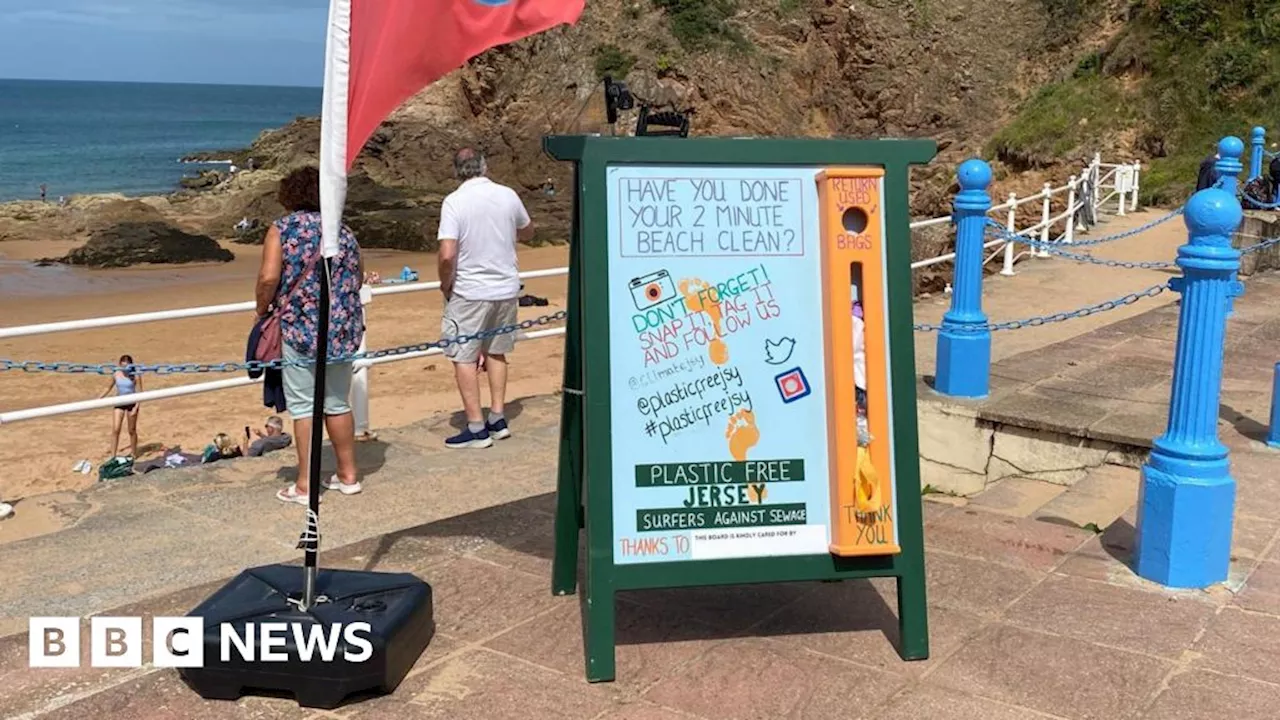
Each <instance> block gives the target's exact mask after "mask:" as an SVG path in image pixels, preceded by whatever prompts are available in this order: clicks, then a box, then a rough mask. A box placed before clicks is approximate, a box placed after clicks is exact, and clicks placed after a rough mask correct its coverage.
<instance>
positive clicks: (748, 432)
mask: <svg viewBox="0 0 1280 720" xmlns="http://www.w3.org/2000/svg"><path fill="white" fill-rule="evenodd" d="M724 436H725V439H727V440H728V441H729V454H730V455H732V456H733V459H734V460H737V461H738V462H742V461H744V460H746V459H747V451H748V450H750V449H751V448H753V447H755V446H756V443H758V442H760V430H759V429H758V428H756V416H755V414H754V413H752V412H751V411H750V410H739V411H738V412H736V413H734V414H733V415H732V416H730V417H729V426H728V427H727V428H725V431H724Z"/></svg>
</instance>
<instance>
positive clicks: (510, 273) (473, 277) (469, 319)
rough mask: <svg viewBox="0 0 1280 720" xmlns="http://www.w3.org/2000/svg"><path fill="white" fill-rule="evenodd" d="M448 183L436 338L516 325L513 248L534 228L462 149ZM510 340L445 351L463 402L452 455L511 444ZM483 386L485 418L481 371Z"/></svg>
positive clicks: (480, 160)
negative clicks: (453, 186) (452, 184)
mask: <svg viewBox="0 0 1280 720" xmlns="http://www.w3.org/2000/svg"><path fill="white" fill-rule="evenodd" d="M453 170H454V175H455V176H456V177H457V178H458V180H460V181H461V182H462V184H461V185H460V186H459V187H458V189H457V190H454V191H453V192H452V193H450V194H449V196H448V197H446V198H445V199H444V202H443V203H442V204H441V206H440V229H439V232H438V233H437V238H438V239H439V241H440V254H439V260H438V264H439V276H440V291H441V292H443V293H444V299H445V308H444V319H443V320H442V322H441V331H440V332H441V335H442V336H444V337H457V336H459V335H475V334H477V333H481V332H486V331H491V330H496V329H498V328H501V327H504V326H508V325H514V324H515V323H516V314H517V311H518V309H519V308H518V301H517V298H518V297H519V295H520V276H519V268H518V266H517V262H516V242H517V241H519V242H527V241H529V240H530V239H532V238H533V234H534V227H533V222H532V221H531V220H530V219H529V213H528V211H527V210H525V207H524V203H523V202H521V200H520V196H519V195H517V194H516V192H515V191H514V190H512V189H511V188H509V187H507V186H505V185H499V184H498V183H495V182H493V181H492V180H490V179H489V178H488V177H486V174H487V173H488V166H487V165H486V163H485V159H484V155H482V154H481V153H480V152H479V151H477V150H474V149H472V148H463V149H462V150H459V151H458V154H457V155H455V156H454V158H453ZM514 347H515V334H514V333H503V334H501V335H496V336H493V337H488V338H485V339H484V340H472V341H470V342H466V343H462V344H460V345H459V344H450V345H449V346H448V347H446V348H445V349H444V353H445V355H446V356H447V357H448V358H449V359H450V360H452V361H453V372H454V378H455V380H456V381H457V383H458V392H459V394H460V395H461V396H462V406H463V409H464V410H465V411H466V416H467V426H466V427H465V428H463V430H462V432H461V433H459V434H457V435H455V436H453V437H451V438H449V439H447V440H445V443H444V444H445V446H446V447H450V448H487V447H490V446H492V445H493V440H494V439H495V438H496V439H498V440H502V439H504V438H508V437H511V430H510V429H509V428H508V427H507V420H506V417H505V416H504V414H503V412H504V403H505V400H506V392H507V353H509V352H511V350H512V349H513V348H514ZM482 367H483V368H484V371H485V373H486V375H488V378H489V416H488V418H486V417H485V416H484V415H483V414H482V413H481V407H480V369H481V368H482Z"/></svg>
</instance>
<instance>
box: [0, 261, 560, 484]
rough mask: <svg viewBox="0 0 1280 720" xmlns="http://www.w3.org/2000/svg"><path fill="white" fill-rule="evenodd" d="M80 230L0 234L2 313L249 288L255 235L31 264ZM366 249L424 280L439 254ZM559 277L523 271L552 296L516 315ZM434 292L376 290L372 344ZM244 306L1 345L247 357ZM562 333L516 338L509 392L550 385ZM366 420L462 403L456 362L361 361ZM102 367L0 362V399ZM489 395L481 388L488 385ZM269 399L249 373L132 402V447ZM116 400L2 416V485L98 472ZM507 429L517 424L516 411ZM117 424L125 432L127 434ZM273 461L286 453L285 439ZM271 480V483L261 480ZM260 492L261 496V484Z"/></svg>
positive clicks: (379, 343) (145, 358)
mask: <svg viewBox="0 0 1280 720" xmlns="http://www.w3.org/2000/svg"><path fill="white" fill-rule="evenodd" d="M75 244H76V243H74V242H61V241H18V240H15V241H7V242H3V243H0V318H3V320H2V321H0V323H2V324H3V325H6V326H13V325H28V324H32V323H40V322H52V321H59V320H73V319H80V318H89V317H98V316H104V315H119V314H124V313H137V312H148V311H155V310H166V309H173V308H181V307H195V306H201V305H214V304H221V303H232V302H241V301H246V300H251V299H252V298H253V285H254V278H255V276H256V273H257V268H258V259H259V252H260V251H259V248H257V247H252V246H245V245H235V244H227V245H226V246H225V247H227V248H228V249H230V250H231V251H232V252H234V253H235V254H236V259H235V260H234V261H232V262H230V263H225V264H203V265H184V266H154V267H135V268H128V269H119V270H90V269H83V268H71V267H65V266H51V267H34V266H32V265H30V264H29V263H28V261H30V260H32V259H36V258H41V257H50V256H58V255H61V254H63V253H65V252H66V251H67V250H69V249H70V248H71V247H73V246H74V245H75ZM567 258H568V249H567V248H566V247H563V246H560V247H544V248H536V249H530V248H522V250H521V254H520V260H521V269H522V270H536V269H543V268H552V267H560V266H563V265H565V264H566V263H567ZM365 263H366V266H367V267H368V268H369V269H372V270H376V271H378V272H380V273H381V274H382V276H383V277H394V276H397V275H398V274H399V272H400V268H401V267H403V266H405V265H408V266H410V267H412V268H414V269H415V270H417V271H418V272H419V275H420V278H421V279H422V280H431V279H435V267H436V260H435V256H434V255H430V254H426V253H407V252H398V251H391V250H366V251H365ZM565 288H566V285H565V278H563V277H553V278H544V279H536V280H530V281H528V282H527V284H526V287H525V291H526V292H527V293H529V294H532V295H536V296H540V297H544V298H547V299H548V300H549V301H550V305H549V307H528V308H521V310H520V318H521V319H522V320H523V319H528V318H536V317H538V316H540V315H543V314H548V313H553V312H555V311H557V310H560V309H563V308H564V304H565ZM442 305H443V298H442V297H441V296H440V294H439V293H438V292H418V293H406V294H401V295H392V296H383V297H379V298H376V299H375V301H374V302H373V303H372V304H371V305H370V306H369V308H368V313H367V322H368V328H369V329H368V341H367V344H368V347H369V348H370V349H376V348H384V347H392V346H396V345H404V344H409V343H415V342H424V341H428V340H434V339H436V338H437V337H438V336H439V331H440V312H441V310H442ZM251 315H252V314H251V313H243V314H236V315H222V316H214V317H206V318H194V319H189V320H172V321H164V322H156V323H148V324H143V325H131V326H123V327H115V328H104V329H99V330H90V331H80V332H65V333H56V334H50V335H38V336H33V337H25V338H17V339H13V340H5V341H0V356H4V357H11V358H20V359H31V360H46V361H53V360H66V361H72V362H91V363H114V362H115V361H116V359H117V358H118V357H119V356H120V355H121V354H124V353H128V354H131V355H133V357H134V359H135V361H137V362H139V363H148V364H150V363H158V362H196V361H200V362H222V361H226V360H241V359H243V357H244V346H245V338H246V335H247V332H248V330H249V327H250V325H251V323H252V321H253V318H252V316H251ZM562 358H563V346H562V341H561V340H560V339H558V338H556V339H548V340H534V341H531V342H530V343H528V344H525V343H522V344H521V345H520V346H518V347H517V349H516V352H515V353H514V354H513V355H512V366H511V381H510V386H509V391H508V395H509V397H510V398H512V399H514V398H519V397H522V396H528V395H533V394H539V393H546V392H551V391H554V390H555V389H557V388H558V387H559V385H560V380H561V378H560V372H561V361H562ZM371 372H372V375H371V378H370V417H371V419H372V427H373V429H374V430H375V431H376V430H377V429H378V428H386V427H394V426H400V425H404V424H407V423H410V422H413V421H415V420H421V419H423V418H425V417H428V416H430V415H432V414H434V413H436V412H440V411H447V410H452V409H454V408H455V407H459V400H458V397H457V390H456V388H455V387H454V384H453V371H452V368H451V366H450V365H449V362H448V361H447V360H445V359H444V358H442V357H439V358H438V357H429V358H424V359H418V360H408V361H404V362H398V363H390V364H385V365H381V366H378V367H376V368H372V369H371ZM225 377H230V376H228V375H222V374H214V375H180V376H157V375H147V376H146V377H145V378H144V381H143V382H144V383H145V389H148V390H153V389H159V388H165V387H172V386H176V385H182V384H191V383H198V382H207V381H209V380H215V379H222V378H225ZM107 384H108V379H107V378H104V377H100V376H97V375H55V374H27V373H17V372H9V373H0V409H2V410H15V409H21V408H31V407H38V406H43V405H50V404H55V403H64V402H73V401H77V400H86V399H92V398H96V397H98V396H99V395H101V394H102V391H103V390H104V389H105V388H106V387H107ZM486 397H487V392H486ZM271 413H272V411H271V410H269V409H267V408H264V407H262V391H261V388H260V387H259V386H257V385H254V386H250V387H245V388H236V389H232V390H224V391H220V392H211V393H203V394H199V395H192V396H186V397H179V398H172V399H168V400H160V401H154V402H151V403H145V404H143V405H142V407H141V409H140V414H139V422H138V429H139V442H140V449H141V452H140V455H141V460H146V459H148V458H153V457H156V456H157V455H158V453H159V451H160V450H161V449H162V448H169V449H172V448H174V447H175V446H180V447H181V448H182V449H183V450H184V451H187V452H200V450H201V449H203V448H204V446H205V445H206V444H208V443H209V442H210V440H211V439H212V438H213V436H214V435H215V434H216V433H218V432H225V433H228V434H231V435H233V436H237V435H239V434H240V433H241V432H242V431H243V427H244V426H245V425H249V426H251V427H259V426H261V424H262V422H263V420H264V419H265V418H266V417H267V415H269V414H271ZM111 415H112V411H111V410H109V409H106V410H94V411H89V412H82V413H76V414H72V415H63V416H58V417H52V418H44V419H38V420H29V421H24V422H20V423H14V424H10V425H5V426H4V427H3V430H2V431H0V433H2V435H0V436H2V437H3V438H4V442H3V443H0V467H3V468H4V469H5V472H4V473H3V475H0V498H3V499H5V500H6V501H8V500H13V499H21V498H24V497H30V496H33V495H39V494H43V493H50V492H57V491H64V490H76V489H80V488H83V487H86V486H88V485H92V484H93V483H94V482H96V481H97V472H96V465H97V464H98V463H99V462H100V461H101V460H102V459H103V458H104V457H105V455H106V453H107V448H108V445H109V444H110V430H111ZM513 430H515V431H516V432H519V425H518V420H517V421H515V423H514V426H513ZM125 435H127V434H122V438H121V442H122V444H123V443H124V442H125V441H126V437H125ZM81 459H88V460H90V461H91V462H93V463H94V464H95V470H94V472H93V473H92V474H90V475H81V474H77V473H74V472H72V470H71V468H72V466H73V465H75V464H76V463H77V462H78V461H79V460H81ZM280 462H281V463H282V464H286V465H292V464H293V463H294V456H293V453H292V451H290V452H287V453H280ZM263 490H264V492H269V491H270V490H271V489H270V488H263ZM266 497H267V499H270V498H269V496H266Z"/></svg>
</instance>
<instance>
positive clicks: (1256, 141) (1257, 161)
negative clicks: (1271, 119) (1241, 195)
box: [1249, 127, 1267, 181]
mask: <svg viewBox="0 0 1280 720" xmlns="http://www.w3.org/2000/svg"><path fill="white" fill-rule="evenodd" d="M1266 151H1267V129H1266V128H1264V127H1256V128H1254V129H1253V132H1252V133H1250V135H1249V180H1251V181H1252V180H1257V179H1258V178H1260V177H1262V173H1263V172H1265V170H1264V169H1263V167H1262V166H1263V158H1265V157H1266Z"/></svg>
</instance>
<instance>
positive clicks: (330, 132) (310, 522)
mask: <svg viewBox="0 0 1280 720" xmlns="http://www.w3.org/2000/svg"><path fill="white" fill-rule="evenodd" d="M351 3H352V0H330V3H329V28H328V33H327V36H326V39H325V58H324V99H323V102H322V106H321V116H320V253H321V256H322V259H323V262H318V263H316V265H315V269H316V270H317V271H318V272H319V273H320V276H319V278H318V280H319V285H320V297H319V303H318V307H317V308H316V313H317V317H316V354H315V366H314V367H315V387H314V388H313V394H312V403H313V408H312V412H311V438H310V442H311V447H310V455H311V462H310V466H309V468H308V470H309V473H308V483H309V484H308V487H309V488H310V491H309V492H308V494H307V526H306V529H305V530H303V532H302V538H301V539H300V540H299V542H298V546H299V547H300V548H301V549H302V550H303V551H304V558H303V571H302V572H303V575H302V603H301V608H302V610H303V612H306V611H308V610H310V609H311V608H312V607H314V606H315V604H316V581H317V577H318V576H319V572H320V569H319V568H320V491H321V485H320V458H321V450H322V448H323V446H324V418H325V415H324V395H325V392H324V390H325V387H324V386H325V375H326V372H325V371H326V369H327V364H328V360H329V357H328V356H329V309H330V305H331V303H330V297H331V292H332V289H333V288H332V283H331V282H330V279H331V277H332V276H331V271H332V261H333V258H334V257H336V256H337V254H338V236H339V234H340V233H341V231H342V210H343V205H345V204H346V196H347V103H348V92H349V80H350V68H351Z"/></svg>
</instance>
